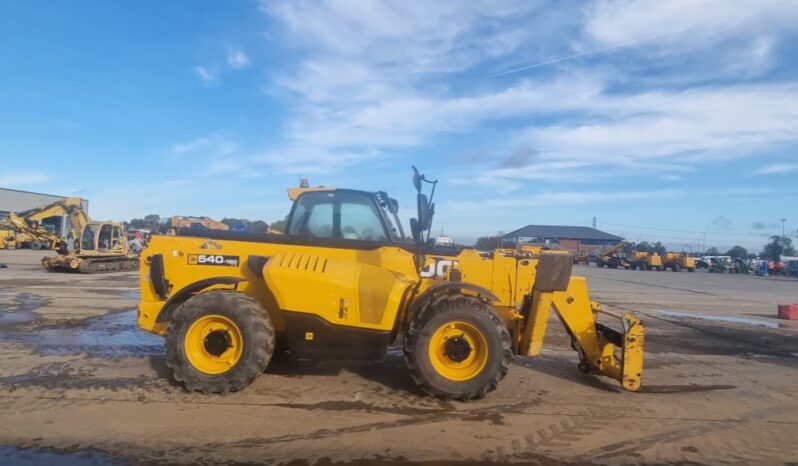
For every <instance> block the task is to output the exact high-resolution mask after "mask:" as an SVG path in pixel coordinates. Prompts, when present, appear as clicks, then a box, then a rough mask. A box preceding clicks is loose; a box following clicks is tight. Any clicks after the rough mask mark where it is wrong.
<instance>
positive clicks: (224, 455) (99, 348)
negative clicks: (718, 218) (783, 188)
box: [0, 251, 798, 466]
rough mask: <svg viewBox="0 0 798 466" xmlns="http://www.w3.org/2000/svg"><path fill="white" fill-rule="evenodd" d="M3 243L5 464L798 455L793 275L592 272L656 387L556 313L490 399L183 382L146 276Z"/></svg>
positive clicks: (299, 378)
mask: <svg viewBox="0 0 798 466" xmlns="http://www.w3.org/2000/svg"><path fill="white" fill-rule="evenodd" d="M42 255H43V253H40V252H34V251H0V263H5V264H7V265H8V268H3V269H0V351H2V358H1V359H0V361H2V362H0V419H2V421H3V422H0V463H8V464H76V465H77V464H128V463H165V464H183V463H205V464H210V463H216V462H224V463H242V464H244V463H266V464H275V465H276V464H289V465H297V466H298V465H306V464H307V465H312V464H319V465H331V464H352V465H365V464H372V463H374V462H376V461H381V462H385V463H388V464H395V465H404V464H429V465H444V464H454V463H458V464H459V463H462V464H473V465H476V464H484V463H486V462H499V463H505V462H507V463H523V464H542V465H558V464H579V465H584V464H607V465H628V464H690V465H693V464H740V465H747V464H768V465H769V464H773V465H786V464H798V447H796V440H798V322H797V321H791V322H788V321H783V320H781V321H780V320H778V319H776V305H777V304H778V303H789V302H798V281H795V280H786V279H778V278H769V279H768V278H761V277H755V276H742V275H717V274H709V273H706V272H697V273H687V272H680V273H673V272H635V271H625V270H607V269H596V268H595V267H592V266H591V267H578V268H576V273H579V274H583V275H586V276H588V279H589V284H590V287H591V290H592V293H593V296H594V298H595V299H598V300H601V301H603V302H605V303H606V304H608V305H610V306H612V307H613V308H615V309H618V308H626V309H630V310H635V311H636V312H638V313H639V315H640V316H641V317H642V318H643V320H644V322H645V323H646V326H647V342H646V350H647V353H646V364H645V373H644V387H643V391H642V392H641V393H630V392H624V391H622V390H621V389H620V388H619V386H618V385H617V384H616V383H615V382H614V381H613V380H609V379H604V378H598V377H595V376H589V375H584V374H581V373H580V372H579V371H577V369H576V362H577V359H576V354H575V353H574V352H573V351H572V350H571V349H570V347H569V344H568V340H567V338H566V336H565V334H564V332H563V331H562V330H561V327H560V325H559V323H558V322H557V321H555V320H552V322H551V325H550V329H551V330H550V335H549V336H548V339H547V342H546V345H545V349H544V353H543V355H542V356H541V357H538V358H517V359H516V360H515V362H514V364H513V367H512V368H511V371H510V374H509V375H508V377H507V378H506V379H505V380H504V381H503V382H502V384H501V386H500V387H499V389H498V390H497V391H496V392H494V393H491V394H490V395H488V397H487V398H486V399H484V400H481V401H477V402H472V403H458V402H452V403H447V402H443V401H439V400H436V399H431V398H427V397H425V396H423V395H422V394H421V393H419V391H418V390H417V389H416V388H415V386H414V384H413V382H412V380H411V379H410V375H409V373H408V372H407V370H406V369H405V366H404V362H403V360H402V356H401V349H400V348H399V347H396V348H392V349H391V350H390V351H389V354H388V355H387V356H386V357H385V358H384V359H383V360H382V361H381V362H378V363H371V364H364V363H361V364H358V363H333V362H327V363H318V362H316V363H313V362H308V361H299V362H291V361H285V360H284V361H277V362H275V363H274V364H272V365H271V366H270V367H269V369H268V370H267V372H266V373H265V374H264V375H263V376H261V377H260V378H259V379H258V380H256V381H255V383H254V384H253V385H252V386H250V387H248V388H247V389H245V390H243V391H241V392H238V393H235V394H231V395H228V396H204V395H200V394H195V393H187V392H185V391H184V390H183V389H181V388H180V387H179V386H176V385H174V384H173V383H172V382H171V381H170V379H169V375H168V371H167V370H166V367H165V365H164V358H163V348H162V340H161V338H159V337H156V336H152V335H149V334H146V333H143V332H140V331H139V330H138V329H137V327H136V323H135V311H134V309H135V305H136V300H137V296H138V288H137V286H138V280H137V276H136V274H135V273H117V274H109V275H93V276H87V275H72V274H56V273H47V272H45V271H44V270H43V269H42V268H41V267H40V266H39V263H38V261H39V259H40V257H41V256H42Z"/></svg>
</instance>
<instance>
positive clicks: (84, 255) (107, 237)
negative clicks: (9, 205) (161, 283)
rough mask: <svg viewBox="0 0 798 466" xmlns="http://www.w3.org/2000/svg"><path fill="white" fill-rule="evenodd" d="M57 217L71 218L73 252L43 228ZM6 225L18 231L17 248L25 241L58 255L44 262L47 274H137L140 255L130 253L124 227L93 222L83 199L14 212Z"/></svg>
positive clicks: (70, 234) (67, 200)
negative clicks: (133, 271)
mask: <svg viewBox="0 0 798 466" xmlns="http://www.w3.org/2000/svg"><path fill="white" fill-rule="evenodd" d="M56 215H66V216H67V217H68V218H69V223H70V228H69V233H68V235H67V236H68V237H71V238H73V239H74V240H75V247H74V250H72V251H70V250H69V248H68V244H67V241H66V240H65V239H64V238H62V237H61V236H60V235H58V234H57V233H55V232H53V231H50V230H49V229H47V228H46V227H45V226H44V225H43V224H42V220H44V219H46V218H48V217H53V216H56ZM6 222H7V224H8V225H9V226H10V227H11V228H13V229H14V230H15V231H16V235H15V237H16V242H17V244H19V243H20V239H22V241H28V242H31V243H34V244H38V245H40V246H42V248H46V249H55V250H57V251H58V255H57V256H48V257H44V258H42V265H43V266H44V267H45V268H46V269H47V270H50V271H58V272H82V273H101V272H116V271H122V270H138V266H139V261H138V255H137V254H133V253H130V252H129V251H128V245H127V235H126V234H125V231H124V227H123V226H122V224H120V223H115V222H92V221H90V220H89V216H88V215H87V214H86V211H85V210H84V209H83V199H81V198H79V197H67V198H64V199H60V200H58V201H55V202H52V203H50V204H46V205H43V206H39V207H36V208H34V209H30V210H26V211H23V212H18V213H13V212H11V213H9V215H8V218H7V219H6Z"/></svg>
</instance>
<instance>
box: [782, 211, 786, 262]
mask: <svg viewBox="0 0 798 466" xmlns="http://www.w3.org/2000/svg"><path fill="white" fill-rule="evenodd" d="M786 221H787V219H786V218H783V219H781V255H782V256H783V255H784V253H785V252H787V245H786V244H784V243H785V242H786V241H787V240H786V238H785V236H784V222H786Z"/></svg>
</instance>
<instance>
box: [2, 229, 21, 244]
mask: <svg viewBox="0 0 798 466" xmlns="http://www.w3.org/2000/svg"><path fill="white" fill-rule="evenodd" d="M16 248H17V240H16V235H15V232H14V230H12V229H10V228H0V249H16Z"/></svg>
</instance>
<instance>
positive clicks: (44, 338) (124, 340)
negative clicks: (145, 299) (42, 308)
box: [0, 310, 163, 358]
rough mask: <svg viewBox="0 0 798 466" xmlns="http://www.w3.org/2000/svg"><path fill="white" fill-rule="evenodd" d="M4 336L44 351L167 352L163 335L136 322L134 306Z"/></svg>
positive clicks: (114, 354)
mask: <svg viewBox="0 0 798 466" xmlns="http://www.w3.org/2000/svg"><path fill="white" fill-rule="evenodd" d="M0 340H6V341H13V342H18V343H23V344H26V345H30V346H33V347H35V348H36V349H37V350H38V351H40V352H41V353H44V354H89V355H92V356H100V357H107V358H120V357H127V356H151V355H160V354H162V353H163V338H161V337H159V336H157V335H152V334H149V333H146V332H144V331H142V330H140V329H139V328H138V326H137V325H136V311H134V310H129V311H123V312H117V313H113V314H106V315H104V316H100V317H96V318H91V319H86V320H83V321H80V322H79V323H76V324H64V325H57V326H51V327H42V328H37V329H34V330H31V331H14V330H8V331H0Z"/></svg>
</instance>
